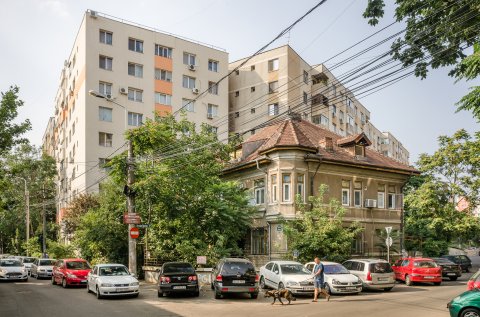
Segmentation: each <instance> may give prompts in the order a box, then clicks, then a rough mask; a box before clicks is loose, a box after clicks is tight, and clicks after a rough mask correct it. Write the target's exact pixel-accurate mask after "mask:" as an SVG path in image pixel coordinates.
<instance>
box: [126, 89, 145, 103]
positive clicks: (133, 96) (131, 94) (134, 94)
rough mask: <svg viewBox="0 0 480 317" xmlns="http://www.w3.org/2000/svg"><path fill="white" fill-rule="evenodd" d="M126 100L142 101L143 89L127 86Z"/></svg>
mask: <svg viewBox="0 0 480 317" xmlns="http://www.w3.org/2000/svg"><path fill="white" fill-rule="evenodd" d="M128 100H130V101H137V102H142V101H143V90H140V89H135V88H128Z"/></svg>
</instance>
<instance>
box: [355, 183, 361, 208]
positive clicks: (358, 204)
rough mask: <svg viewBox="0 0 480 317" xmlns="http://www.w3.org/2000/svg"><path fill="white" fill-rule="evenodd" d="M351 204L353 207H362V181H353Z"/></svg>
mask: <svg viewBox="0 0 480 317" xmlns="http://www.w3.org/2000/svg"><path fill="white" fill-rule="evenodd" d="M353 186H354V190H353V205H354V206H355V207H362V183H361V182H354V183H353Z"/></svg>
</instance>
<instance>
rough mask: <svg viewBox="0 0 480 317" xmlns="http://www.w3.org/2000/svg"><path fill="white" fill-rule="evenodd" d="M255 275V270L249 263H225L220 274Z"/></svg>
mask: <svg viewBox="0 0 480 317" xmlns="http://www.w3.org/2000/svg"><path fill="white" fill-rule="evenodd" d="M245 273H255V268H254V267H253V264H252V263H250V262H225V263H224V264H223V268H222V274H225V275H229V274H242V275H243V274H245Z"/></svg>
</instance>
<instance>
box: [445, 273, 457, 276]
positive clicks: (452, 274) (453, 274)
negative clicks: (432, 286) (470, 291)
mask: <svg viewBox="0 0 480 317" xmlns="http://www.w3.org/2000/svg"><path fill="white" fill-rule="evenodd" d="M447 275H449V276H455V275H457V274H455V273H448V274H447Z"/></svg>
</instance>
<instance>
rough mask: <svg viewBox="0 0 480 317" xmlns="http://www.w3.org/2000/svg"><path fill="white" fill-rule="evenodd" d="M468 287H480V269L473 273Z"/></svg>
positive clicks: (470, 289) (470, 288) (472, 288)
mask: <svg viewBox="0 0 480 317" xmlns="http://www.w3.org/2000/svg"><path fill="white" fill-rule="evenodd" d="M467 288H468V290H469V291H472V290H474V289H475V288H476V289H480V270H478V271H477V273H475V274H473V275H472V277H471V278H470V279H469V280H468V283H467Z"/></svg>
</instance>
